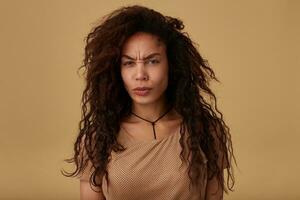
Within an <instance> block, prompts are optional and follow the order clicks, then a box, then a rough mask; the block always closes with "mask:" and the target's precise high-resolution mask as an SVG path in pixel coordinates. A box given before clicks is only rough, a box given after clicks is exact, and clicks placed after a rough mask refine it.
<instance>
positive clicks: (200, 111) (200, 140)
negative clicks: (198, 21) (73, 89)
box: [63, 5, 234, 200]
mask: <svg viewBox="0 0 300 200" xmlns="http://www.w3.org/2000/svg"><path fill="white" fill-rule="evenodd" d="M183 28H184V25H183V23H182V21H181V20H179V19H176V18H173V17H168V16H163V15H162V14H160V13H158V12H157V11H154V10H152V9H149V8H146V7H143V6H138V5H135V6H127V7H122V8H119V9H117V10H115V11H113V12H112V13H110V14H109V15H107V16H105V18H104V19H103V21H102V22H101V23H100V25H98V26H97V27H95V28H94V29H93V30H92V32H91V33H89V35H88V37H87V44H86V48H85V59H84V65H83V66H82V67H85V70H86V71H85V72H86V83H87V85H86V88H85V90H84V92H83V96H82V103H83V105H82V111H83V112H82V113H83V116H82V120H81V121H80V124H79V125H80V126H79V127H80V132H79V135H78V137H77V140H76V142H75V144H74V151H75V154H74V157H73V158H71V159H66V161H67V162H69V163H71V162H74V163H75V165H76V170H75V171H74V172H73V173H65V172H63V174H64V175H65V176H72V177H74V176H78V175H79V177H80V196H81V199H82V200H84V199H89V200H92V199H111V200H115V199H117V200H119V199H131V200H134V199H143V200H145V199H151V200H154V199H183V200H185V199H222V198H223V191H225V192H226V193H228V190H227V189H226V188H225V186H226V185H225V184H224V178H223V170H224V169H225V168H226V170H227V172H228V179H227V187H228V188H229V189H230V190H231V191H233V190H232V187H233V185H234V178H233V170H232V166H231V158H234V155H233V151H232V144H231V139H230V133H229V128H228V127H227V126H226V124H225V123H224V121H223V117H222V114H221V113H220V112H219V111H218V109H217V107H215V108H216V111H217V112H218V113H220V114H221V117H218V116H217V114H216V112H215V111H214V110H213V108H212V106H211V105H210V104H209V103H208V102H207V101H206V100H205V98H204V97H205V95H207V96H208V97H209V98H210V100H212V99H213V100H214V101H215V102H216V97H215V95H214V94H213V92H212V91H211V89H210V88H209V87H208V86H209V81H211V80H212V79H214V80H216V81H218V79H217V78H216V77H215V74H214V72H213V70H212V69H211V68H210V67H209V65H208V63H207V61H206V60H204V59H203V58H202V57H201V56H200V54H199V52H198V51H197V49H196V48H195V46H194V45H193V42H192V41H191V39H190V38H189V37H188V35H187V34H186V33H185V32H182V30H183ZM210 103H211V102H210ZM229 177H230V178H231V180H232V185H231V186H230V184H229Z"/></svg>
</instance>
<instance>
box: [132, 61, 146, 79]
mask: <svg viewBox="0 0 300 200" xmlns="http://www.w3.org/2000/svg"><path fill="white" fill-rule="evenodd" d="M147 75H148V74H147V70H146V69H145V66H144V62H137V63H136V76H135V77H136V80H144V79H145V77H147Z"/></svg>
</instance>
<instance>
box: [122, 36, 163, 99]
mask: <svg viewBox="0 0 300 200" xmlns="http://www.w3.org/2000/svg"><path fill="white" fill-rule="evenodd" d="M121 76H122V79H123V83H124V86H125V88H126V90H127V92H128V94H129V96H130V97H131V98H132V100H133V101H134V103H138V104H149V103H159V102H160V101H163V100H164V98H165V96H164V92H165V90H166V88H167V86H168V59H167V55H166V47H165V44H164V43H163V42H160V41H159V40H158V37H157V36H155V35H152V34H149V33H144V32H137V33H135V34H134V35H132V36H131V37H129V38H128V39H127V40H126V41H125V43H124V46H123V48H122V57H121ZM137 87H149V88H151V89H150V90H146V91H134V89H135V88H137Z"/></svg>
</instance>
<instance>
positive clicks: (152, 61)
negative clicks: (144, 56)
mask: <svg viewBox="0 0 300 200" xmlns="http://www.w3.org/2000/svg"><path fill="white" fill-rule="evenodd" d="M147 62H149V63H151V64H157V63H159V61H158V60H157V59H152V60H149V61H147Z"/></svg>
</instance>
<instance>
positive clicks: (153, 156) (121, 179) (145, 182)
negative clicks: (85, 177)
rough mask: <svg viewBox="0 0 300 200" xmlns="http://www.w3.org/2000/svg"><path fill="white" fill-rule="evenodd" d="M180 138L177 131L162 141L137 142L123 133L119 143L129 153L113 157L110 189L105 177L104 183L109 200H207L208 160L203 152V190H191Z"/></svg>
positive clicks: (193, 188)
mask: <svg viewBox="0 0 300 200" xmlns="http://www.w3.org/2000/svg"><path fill="white" fill-rule="evenodd" d="M121 133H122V134H121ZM185 135H186V133H185ZM180 137H181V134H180V130H177V131H176V132H174V133H173V134H171V135H170V136H167V137H165V138H163V139H153V140H151V141H135V140H134V139H133V138H132V137H131V136H130V135H129V134H126V133H125V132H120V135H119V138H118V141H119V142H120V143H121V144H123V145H124V146H125V147H127V149H126V150H125V151H123V152H117V153H116V152H114V151H113V152H112V154H111V161H110V162H109V164H108V179H109V185H108V184H107V182H106V179H105V177H103V179H102V182H103V184H102V192H103V194H104V196H105V197H106V200H196V199H197V200H198V199H204V198H205V188H206V179H207V178H206V177H207V170H206V163H207V159H206V157H205V155H204V153H203V151H201V152H202V155H203V156H204V158H205V162H204V164H203V167H204V170H203V171H204V174H202V175H201V176H200V177H201V181H200V186H197V187H196V186H191V188H190V189H189V182H190V180H189V177H188V170H187V164H186V162H182V161H181V159H180V152H181V145H180V143H179V139H180ZM181 165H182V166H181ZM200 193H201V195H200Z"/></svg>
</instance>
